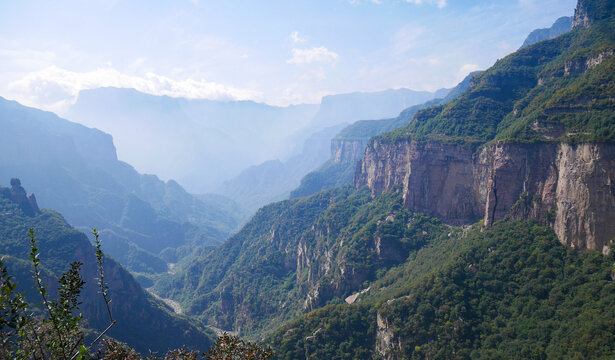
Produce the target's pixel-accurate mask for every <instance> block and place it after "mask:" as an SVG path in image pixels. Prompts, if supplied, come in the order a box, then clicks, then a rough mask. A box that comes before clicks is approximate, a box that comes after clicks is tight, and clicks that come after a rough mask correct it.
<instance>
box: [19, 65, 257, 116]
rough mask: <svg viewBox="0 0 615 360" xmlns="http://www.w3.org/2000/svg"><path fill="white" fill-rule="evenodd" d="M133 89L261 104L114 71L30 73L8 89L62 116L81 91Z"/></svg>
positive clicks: (204, 87) (224, 89)
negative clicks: (110, 88)
mask: <svg viewBox="0 0 615 360" xmlns="http://www.w3.org/2000/svg"><path fill="white" fill-rule="evenodd" d="M109 86H112V87H120V88H134V89H136V90H138V91H141V92H144V93H147V94H152V95H167V96H171V97H185V98H189V99H233V100H257V101H258V100H261V99H262V97H263V95H262V93H260V92H257V91H253V90H247V89H239V88H235V87H232V86H226V85H222V84H218V83H215V82H208V81H205V80H204V79H201V80H195V79H192V78H186V79H183V80H177V79H172V78H170V77H167V76H163V75H158V74H155V73H151V72H149V73H146V74H145V76H134V75H127V74H124V73H121V72H119V71H118V70H116V69H114V68H112V67H106V68H98V69H96V70H93V71H88V72H73V71H69V70H66V69H61V68H58V67H57V66H55V65H54V66H50V67H47V68H45V69H43V70H40V71H36V72H31V73H28V74H26V75H25V76H24V77H22V78H21V79H19V80H17V81H13V82H12V83H10V84H9V85H8V89H9V91H10V92H11V93H12V95H13V96H14V97H15V98H16V99H17V100H20V101H22V102H24V103H26V104H28V105H33V106H37V107H41V108H44V109H48V110H52V111H56V112H59V113H62V112H63V111H65V110H66V109H67V107H68V106H70V105H71V104H72V103H74V101H75V100H76V97H77V95H78V94H79V91H81V90H85V89H95V88H99V87H109Z"/></svg>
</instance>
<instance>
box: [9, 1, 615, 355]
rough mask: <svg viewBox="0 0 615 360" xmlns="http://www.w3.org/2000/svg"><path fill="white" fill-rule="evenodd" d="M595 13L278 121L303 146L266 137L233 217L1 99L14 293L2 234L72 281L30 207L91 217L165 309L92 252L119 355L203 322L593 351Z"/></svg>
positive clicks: (605, 236) (602, 129)
mask: <svg viewBox="0 0 615 360" xmlns="http://www.w3.org/2000/svg"><path fill="white" fill-rule="evenodd" d="M614 15H615V1H613V0H579V2H578V5H577V8H576V10H575V13H574V17H572V18H571V20H570V24H571V25H570V27H569V28H568V26H567V23H568V20H566V19H563V20H562V19H560V20H558V21H557V22H556V24H555V25H554V27H553V28H551V29H550V30H544V29H543V30H540V31H537V32H534V33H532V35H530V36H529V37H528V40H527V41H526V44H525V45H524V46H523V47H522V48H521V49H519V50H517V51H516V52H514V53H512V54H510V55H508V56H506V57H504V58H502V59H500V60H498V61H497V62H496V63H495V64H494V65H493V66H491V67H490V68H488V69H486V70H484V71H482V72H477V73H472V74H470V75H469V76H468V77H467V78H466V79H464V81H462V82H461V83H460V84H459V85H458V86H457V87H455V88H454V89H452V90H446V91H442V92H439V93H438V94H432V95H431V96H432V97H431V98H429V95H428V94H421V95H420V96H423V95H424V96H427V98H425V99H422V100H420V101H419V100H417V102H416V103H412V104H410V103H404V102H403V101H401V100H395V101H393V100H390V99H389V100H386V101H385V100H382V101H383V102H382V103H379V102H378V101H379V100H378V96H380V95H378V96H376V95H373V94H372V95H373V99H374V100H373V104H368V103H369V102H370V101H371V100H370V98H369V96H368V97H365V96H363V95H357V94H353V95H348V96H341V97H340V98H339V99H338V100H339V104H342V105H343V106H349V107H348V108H347V109H346V110H344V111H340V112H338V110H336V109H338V108H337V107H336V106H334V102H335V101H334V100H335V98H333V97H332V98H328V99H323V103H322V104H321V105H320V107H319V108H315V107H310V106H306V107H295V108H292V110H289V109H287V110H288V111H291V112H294V111H296V112H297V113H302V114H304V115H305V118H304V119H305V122H303V123H302V125H301V126H302V127H297V129H296V130H297V131H295V132H292V131H290V132H288V134H291V133H292V134H294V135H289V136H290V137H284V136H281V137H279V138H278V139H282V138H284V139H290V138H291V137H292V138H293V139H295V140H298V139H302V140H301V142H297V143H303V141H304V140H305V139H307V138H308V137H309V136H312V135H313V137H312V138H311V140H310V141H308V142H307V144H306V146H305V147H304V149H303V151H299V150H288V149H290V148H289V147H287V148H286V149H287V150H288V151H287V152H286V154H287V157H286V158H284V157H280V158H278V161H275V160H273V161H268V162H265V163H262V164H261V165H258V166H256V167H252V168H248V170H245V172H244V173H243V174H242V175H240V176H239V177H237V178H236V179H233V180H227V183H226V185H225V186H228V187H227V188H226V189H225V190H224V191H225V192H226V193H227V194H229V195H233V196H236V197H237V198H239V199H240V200H241V199H244V201H245V203H246V204H249V206H250V209H254V208H256V207H258V206H259V205H260V204H261V203H264V202H267V201H269V200H270V199H275V198H280V199H282V200H281V201H277V202H273V203H270V204H267V205H265V206H262V207H260V209H258V210H257V211H256V212H255V214H254V215H253V216H251V217H250V218H249V219H247V218H246V216H245V215H244V214H246V213H247V212H246V211H244V210H242V206H243V205H244V203H243V202H242V203H240V204H239V205H238V204H237V203H236V202H234V201H232V200H230V199H228V198H225V197H222V196H220V195H198V196H196V195H190V194H189V193H188V192H186V191H185V190H184V189H183V188H182V187H181V186H180V185H179V183H177V182H175V181H171V180H169V181H166V182H165V181H161V180H159V179H158V178H157V177H155V176H153V175H142V174H139V173H138V172H137V171H136V170H134V169H133V168H132V167H131V166H130V165H128V164H126V163H124V162H121V161H119V160H118V158H117V155H116V154H115V148H114V147H113V143H112V141H111V138H110V136H109V135H107V134H106V133H103V132H102V131H99V130H95V129H91V128H87V127H85V126H82V125H78V124H75V123H71V122H69V121H67V120H63V119H61V118H59V117H57V116H55V115H53V114H50V113H45V112H41V111H38V110H35V109H30V108H26V107H23V106H21V105H19V104H17V103H15V102H10V101H5V100H2V101H0V120H2V126H3V128H4V129H7V131H5V132H3V133H1V134H0V136H3V138H1V139H0V140H2V141H0V146H2V148H0V156H1V157H0V160H2V161H1V162H0V165H1V166H0V175H1V174H5V175H4V176H6V177H7V180H8V178H15V177H20V178H21V180H22V181H23V184H25V185H27V186H28V188H29V189H34V191H35V192H36V196H33V195H32V196H27V193H26V192H25V190H24V189H23V188H22V186H21V182H20V181H19V180H17V179H13V180H11V187H10V188H0V236H2V239H3V241H2V242H0V254H1V255H4V256H6V255H8V257H7V259H8V263H9V265H10V269H11V272H12V273H14V274H16V278H17V279H18V280H19V282H20V283H21V285H20V286H22V289H24V290H23V291H25V292H26V296H32V290H29V291H30V292H29V293H28V290H27V289H28V288H29V286H28V285H27V284H28V281H30V280H27V279H28V278H29V274H28V272H27V270H26V269H27V267H26V266H27V259H28V257H27V252H28V249H27V246H26V245H27V244H26V243H25V242H24V235H25V234H26V232H27V229H28V228H29V227H35V228H36V229H37V233H39V234H41V236H40V243H41V259H42V260H41V261H42V262H43V263H45V264H47V265H46V268H45V274H46V275H47V276H48V277H49V278H50V279H53V278H54V277H56V278H57V276H58V274H60V273H61V271H62V270H63V269H65V268H66V266H67V261H68V260H71V259H78V260H81V261H83V262H84V263H86V268H85V272H86V276H85V278H92V277H93V276H92V266H94V264H95V262H94V261H93V259H92V256H93V252H92V246H91V245H90V244H89V243H88V240H87V237H86V236H85V235H84V234H83V233H80V232H79V231H78V230H75V229H73V228H71V227H70V225H68V223H67V222H66V221H65V220H64V219H63V218H62V216H61V215H59V214H58V213H56V212H54V211H52V210H47V209H42V210H41V209H40V208H39V204H40V205H41V207H42V208H45V207H48V206H53V207H56V206H57V208H58V209H60V210H62V212H64V211H66V214H65V216H66V218H67V220H69V221H68V222H69V223H72V222H73V221H74V222H79V221H82V222H81V223H80V224H83V221H85V220H87V221H91V220H98V221H100V222H103V223H104V227H103V229H104V231H103V239H104V241H105V243H103V244H104V246H108V249H109V253H110V254H111V255H112V256H117V257H118V258H119V259H120V260H121V262H122V263H126V264H127V266H128V268H129V269H130V270H132V272H133V275H134V276H137V278H138V279H139V281H140V283H141V284H143V285H147V286H148V287H150V285H151V288H149V290H150V291H151V292H154V293H155V294H157V296H159V297H162V298H163V299H165V301H166V302H169V301H175V305H176V307H175V309H176V310H177V311H179V310H181V312H182V313H183V315H182V316H178V315H177V314H172V313H171V312H170V311H169V309H168V308H166V307H165V305H164V304H163V303H162V302H158V301H157V300H155V299H154V298H152V297H151V296H150V295H149V294H148V293H147V292H145V291H144V290H143V289H142V287H141V286H140V284H139V282H137V281H136V280H135V278H134V277H133V275H131V274H129V273H128V272H127V271H126V270H124V269H123V267H122V266H120V265H119V264H118V263H117V262H115V261H114V260H113V259H107V261H108V262H107V263H108V267H107V269H108V270H107V271H108V272H109V273H110V275H109V281H110V287H111V289H112V290H113V291H112V296H113V297H114V298H115V299H118V302H117V303H115V304H114V311H116V312H117V313H118V315H119V318H122V319H125V320H124V321H125V323H124V325H123V326H124V327H121V328H118V329H117V330H116V332H115V333H114V334H112V335H113V336H116V337H118V338H119V339H120V340H122V341H126V342H127V343H128V344H129V345H130V346H133V347H136V348H137V349H139V350H140V351H145V350H146V349H147V348H153V347H155V348H156V349H162V350H164V349H166V348H168V347H170V346H176V345H177V344H180V343H181V342H182V341H183V342H184V343H186V344H188V345H189V346H191V347H196V348H199V347H201V348H202V347H208V346H210V344H211V338H212V334H211V332H209V331H207V330H203V327H204V326H205V325H206V326H209V327H212V328H215V329H217V330H218V331H229V332H236V333H237V334H239V335H240V336H242V337H245V338H247V339H249V340H252V341H257V342H259V343H261V344H264V345H269V346H271V347H272V348H273V350H274V352H275V358H276V359H385V360H401V359H427V358H436V359H457V358H461V359H467V358H472V359H506V358H524V359H525V358H531V359H576V358H578V359H611V358H613V357H615V345H614V344H615V321H614V319H615V251H614V247H615V225H614V224H615V185H614V184H615V182H614V179H615V115H614V114H615V16H614ZM567 29H568V30H570V31H568V30H567ZM100 91H102V92H107V94H108V95H109V96H111V97H113V96H114V95H112V94H115V93H117V92H118V91H119V92H123V91H124V90H121V91H120V90H117V89H105V90H100ZM125 94H127V97H126V104H127V105H126V107H127V108H130V104H131V101H133V100H131V99H134V98H135V97H134V96H136V98H140V99H147V101H146V104H150V105H151V104H154V105H152V106H153V107H152V108H151V109H149V110H147V109H148V107H149V106H150V105H144V106H143V108H144V109H146V110H147V111H150V112H151V114H150V115H151V116H152V117H155V120H152V127H153V128H157V129H156V131H159V130H161V129H165V127H168V126H169V123H166V122H165V121H166V120H169V119H171V118H174V117H175V116H180V115H181V112H185V111H186V110H185V109H187V108H188V107H190V106H192V105H194V104H198V106H196V105H194V107H193V108H192V109H193V110H194V109H197V108H198V107H199V106H205V105H203V104H205V102H203V103H200V102H195V103H194V104H192V105H190V106H189V105H186V104H187V102H185V100H181V99H179V100H178V99H171V98H157V97H150V96H149V95H147V96H146V95H143V94H136V95H135V94H134V93H131V92H130V91H126V92H125ZM396 94H401V95H400V96H401V97H403V96H405V95H404V94H408V93H407V92H406V91H405V90H402V91H398V93H396ZM389 95H390V94H389ZM414 95H417V94H413V96H414ZM436 95H438V96H436ZM417 96H418V95H417ZM349 98H354V99H355V100H356V101H357V102H356V103H354V104H355V105H352V104H353V102H352V101H350V100H348V99H349ZM417 99H418V98H417ZM120 100H121V99H118V101H120ZM402 103H403V105H402ZM169 104H174V105H172V106H171V105H169ZM349 104H350V105H349ZM359 104H361V106H363V107H360V106H359ZM383 104H394V106H398V107H399V106H402V108H401V109H397V110H395V111H393V110H392V107H391V108H388V109H387V110H386V111H385V110H384V107H387V106H388V105H387V106H385V105H383ZM167 105H169V106H167ZM218 105H219V104H217V105H215V106H218ZM372 105H374V109H375V108H377V107H382V108H383V109H381V111H382V112H381V113H370V111H371V110H370V109H371V107H370V106H372ZM212 106H214V105H212ZM215 106H214V107H215ZM220 106H222V105H220ZM224 106H237V107H240V108H242V110H241V111H244V110H243V106H247V107H250V106H251V107H253V109H258V110H255V112H257V113H258V112H260V111H261V110H263V106H261V105H260V104H254V103H239V104H238V103H228V104H226V105H224ZM343 106H342V107H343ZM182 107H185V108H184V109H182ZM354 107H356V108H357V109H358V110H357V111H359V112H360V114H359V113H353V111H354ZM170 108H174V109H176V110H173V111H172V112H170V113H168V114H166V115H165V111H166V110H164V109H170ZM100 109H101V110H102V109H104V107H101V108H100ZM177 109H179V110H177ZM180 110H181V111H180ZM88 111H89V110H88ZM110 111H115V110H112V109H111V110H110ZM122 111H124V110H122ZM135 111H136V113H140V112H141V111H142V110H139V109H136V110H135ZM194 111H195V112H196V110H194ZM225 111H226V110H225ZM272 111H273V112H274V113H275V114H278V115H279V113H278V111H281V110H280V109H276V110H272ZM303 111H305V112H303ZM379 111H380V110H379ZM400 111H401V113H400ZM156 112H161V113H162V115H158V114H155V113H156ZM308 113H309V114H308ZM327 113H328V114H332V116H331V117H329V116H328V115H327ZM171 114H172V116H171ZM178 114H180V115H178ZM306 114H307V115H306ZM344 114H348V116H349V118H348V119H345V118H344V116H345V115H344ZM106 115H108V114H103V115H101V118H100V120H101V121H103V120H104V119H105V118H107V119H109V118H110V117H108V116H106ZM278 115H275V116H273V117H272V118H274V119H277V120H279V121H282V120H280V119H281V118H282V117H279V118H278V117H276V116H278ZM368 115H369V116H368ZM165 116H168V117H167V118H165ZM181 116H184V115H181ZM193 116H194V118H193V119H196V118H197V115H194V114H193ZM280 116H281V115H280ZM118 118H119V117H118ZM256 118H259V117H258V116H257V117H256ZM144 119H145V118H140V119H139V121H145V120H144ZM152 119H153V118H152ZM182 119H184V118H182ZM360 119H363V120H362V121H358V120H360ZM367 119H375V120H367ZM242 120H245V119H242ZM122 121H124V120H122ZM263 121H264V120H263ZM274 122H275V121H273V120H272V123H271V124H273V123H274ZM345 122H352V124H350V125H345V124H344V123H345ZM180 124H181V122H180ZM118 126H119V125H118ZM178 126H179V125H178ZM190 126H193V125H190ZM146 127H147V126H146V123H145V122H141V123H140V125H139V126H136V127H135V129H137V130H139V129H141V128H146ZM187 129H189V130H190V131H193V130H194V129H195V128H191V127H188V128H187ZM308 129H309V131H308ZM146 130H147V129H146ZM166 130H169V131H171V130H172V129H168V128H166ZM244 130H245V129H244ZM244 130H242V131H244ZM245 131H249V130H245ZM293 131H294V130H293ZM318 131H321V132H318ZM176 134H177V133H176ZM224 136H226V135H224ZM224 136H223V135H222V134H220V139H225V137H224ZM293 136H294V137H293ZM238 138H239V137H238ZM16 139H17V140H16ZM327 139H329V140H327ZM295 140H294V141H295ZM255 141H256V140H255ZM276 141H277V140H275V141H274V142H276ZM280 141H281V142H280V144H281V143H283V142H284V141H282V140H280ZM187 143H188V144H189V143H190V141H187ZM310 143H311V144H312V145H313V146H312V147H310V146H308V144H310ZM150 145H151V144H150ZM328 145H329V146H331V147H330V152H328V151H326V150H323V149H326V147H327V146H328ZM310 154H317V156H311V155H310ZM293 156H294V157H293ZM327 156H329V160H328V161H327V162H326V163H325V164H324V165H323V166H321V167H320V168H317V167H318V166H319V164H318V163H319V162H322V161H325V160H326V157H327ZM276 158H277V157H272V158H269V159H270V160H271V159H276ZM228 159H230V157H229V158H228ZM310 167H311V168H312V170H314V169H316V171H313V172H311V173H310V174H308V175H307V176H305V177H304V178H303V180H302V181H301V184H300V185H299V187H298V188H296V189H295V190H294V191H292V192H291V193H290V198H287V199H284V198H285V197H286V196H287V195H286V194H288V192H287V191H288V188H289V186H293V185H292V184H293V183H294V184H295V186H296V184H297V182H296V181H297V179H299V178H300V176H299V175H298V174H301V173H304V174H305V172H306V171H310V170H309V168H310ZM244 168H245V166H244ZM9 173H10V175H9ZM289 174H293V175H292V176H290V175H289ZM267 175H269V176H267ZM30 184H31V185H30ZM223 187H224V186H223ZM281 189H286V190H284V191H279V190H281ZM257 195H262V197H261V198H258V196H257ZM84 199H85V200H84ZM61 207H63V208H61ZM242 224H243V225H242ZM88 225H89V226H97V225H96V224H94V225H92V224H88ZM85 226H86V225H85V224H83V225H80V228H83V229H85ZM227 236H228V239H226V240H224V238H226V237H227ZM5 239H6V240H5ZM223 240H224V241H223ZM217 242H221V243H218V244H217ZM122 246H124V248H122ZM126 248H128V249H134V250H130V251H127V250H126ZM113 251H115V253H113ZM88 254H89V255H88ZM114 254H115V255H114ZM127 254H132V255H130V256H129V259H125V257H126V255H127ZM122 259H123V260H122ZM167 263H172V266H171V265H170V264H167ZM157 266H160V267H159V268H158V267H157ZM24 285H25V286H24ZM92 285H94V284H89V285H86V287H87V286H92ZM94 295H95V293H94V289H93V288H86V290H85V297H84V307H83V309H84V312H86V314H87V315H88V316H89V317H92V319H93V322H92V327H94V328H100V324H102V323H99V322H98V321H99V320H98V319H100V318H101V316H100V314H101V311H100V309H101V308H100V302H97V300H96V299H94V298H93V296H94ZM140 321H145V323H142V322H140ZM135 324H142V325H139V326H146V327H147V328H146V329H144V330H143V329H140V328H135ZM140 331H145V332H144V333H142V334H141V333H140ZM151 342H154V343H155V346H154V345H151Z"/></svg>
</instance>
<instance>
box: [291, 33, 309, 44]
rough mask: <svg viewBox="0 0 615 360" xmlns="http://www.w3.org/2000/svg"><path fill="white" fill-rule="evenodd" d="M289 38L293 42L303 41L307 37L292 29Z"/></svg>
mask: <svg viewBox="0 0 615 360" xmlns="http://www.w3.org/2000/svg"><path fill="white" fill-rule="evenodd" d="M290 39H291V40H292V41H293V44H298V43H304V42H306V41H307V37H301V36H299V32H297V31H293V32H292V33H291V34H290Z"/></svg>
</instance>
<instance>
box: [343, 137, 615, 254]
mask: <svg viewBox="0 0 615 360" xmlns="http://www.w3.org/2000/svg"><path fill="white" fill-rule="evenodd" d="M614 181H615V144H597V143H594V144H591V143H589V144H576V145H572V144H567V143H543V144H511V143H503V142H498V143H493V144H488V145H485V146H483V147H481V148H479V149H478V150H475V151H472V150H470V149H469V148H467V147H462V146H458V145H451V144H442V143H438V142H433V141H432V142H417V141H412V140H407V141H399V142H394V143H387V142H382V141H378V140H376V141H374V142H373V144H371V146H369V147H368V149H367V151H366V153H365V156H364V157H363V159H362V160H361V162H360V163H359V164H358V166H357V172H356V174H355V185H356V186H357V187H361V186H369V188H370V189H371V190H372V194H373V195H378V194H380V193H382V192H383V191H385V190H388V189H390V188H391V187H393V186H394V185H397V184H402V186H403V197H404V205H405V206H406V207H407V208H411V209H416V210H420V211H424V212H426V213H428V214H431V215H434V216H437V217H439V218H440V219H443V220H444V221H446V222H448V223H451V224H456V225H460V224H469V223H473V222H475V221H477V220H479V219H482V220H483V221H484V224H485V226H490V225H491V224H493V222H494V221H496V220H499V219H503V218H505V217H506V216H511V217H514V218H535V219H537V220H538V221H539V222H540V223H542V224H547V225H549V226H551V227H553V229H554V230H555V232H556V234H557V236H558V237H559V239H560V241H561V242H562V243H564V244H566V245H568V246H571V247H576V248H583V249H584V248H590V249H603V248H606V247H605V246H606V245H607V244H608V243H609V242H611V241H613V239H615V183H614Z"/></svg>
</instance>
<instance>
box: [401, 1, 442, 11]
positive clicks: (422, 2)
mask: <svg viewBox="0 0 615 360" xmlns="http://www.w3.org/2000/svg"><path fill="white" fill-rule="evenodd" d="M406 2H407V3H410V4H416V5H422V4H430V5H437V6H438V7H439V8H440V9H442V8H443V7H445V6H446V0H406Z"/></svg>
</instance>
